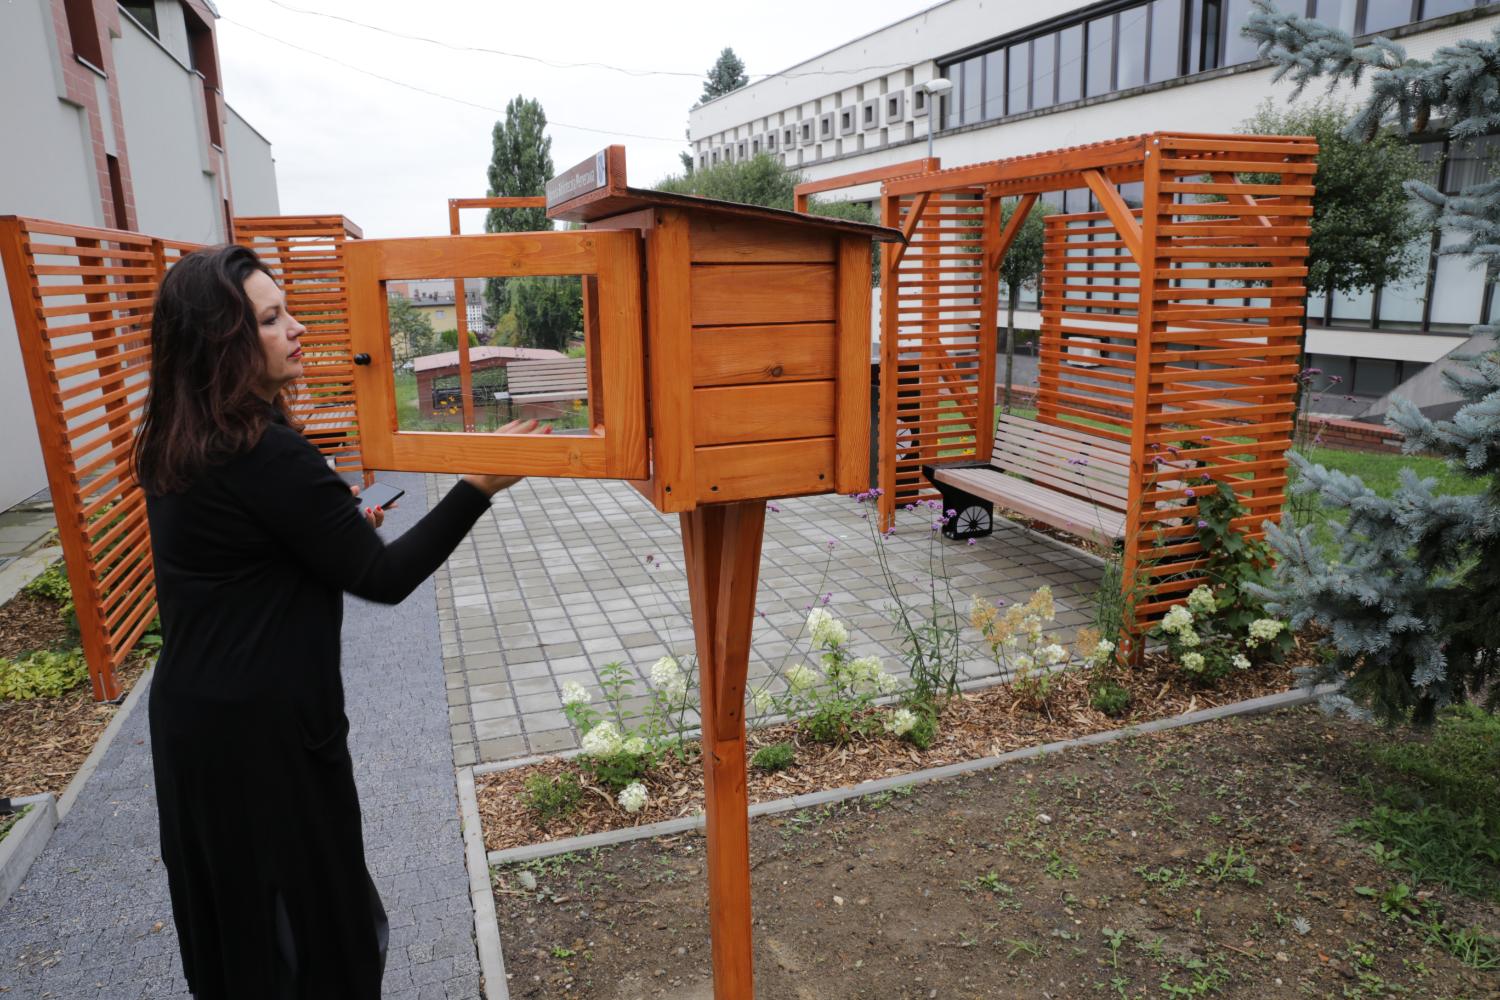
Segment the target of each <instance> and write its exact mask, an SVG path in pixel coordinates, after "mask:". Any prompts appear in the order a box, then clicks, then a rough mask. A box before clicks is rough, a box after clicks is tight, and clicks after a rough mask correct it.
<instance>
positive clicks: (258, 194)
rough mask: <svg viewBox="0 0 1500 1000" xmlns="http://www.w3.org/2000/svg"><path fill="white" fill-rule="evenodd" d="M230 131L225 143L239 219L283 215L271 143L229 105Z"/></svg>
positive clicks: (225, 137)
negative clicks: (242, 216) (244, 216)
mask: <svg viewBox="0 0 1500 1000" xmlns="http://www.w3.org/2000/svg"><path fill="white" fill-rule="evenodd" d="M226 110H227V111H228V112H229V128H228V131H227V132H226V134H225V136H224V141H225V142H226V143H228V144H229V148H228V149H226V150H225V152H226V153H227V154H228V156H229V177H230V182H231V184H232V185H233V192H232V194H233V200H234V214H235V215H280V214H281V199H280V197H279V196H278V195H277V193H276V160H275V158H274V157H273V156H272V155H271V141H270V140H269V139H267V138H266V137H265V136H263V135H261V134H260V133H259V132H257V131H256V130H255V128H254V126H252V125H251V124H250V123H249V122H247V121H245V119H243V118H241V117H240V115H239V112H238V111H235V110H234V108H230V107H228V106H227V105H226Z"/></svg>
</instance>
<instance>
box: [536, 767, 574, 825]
mask: <svg viewBox="0 0 1500 1000" xmlns="http://www.w3.org/2000/svg"><path fill="white" fill-rule="evenodd" d="M582 798H583V785H581V784H580V783H579V781H578V775H576V774H574V773H573V772H572V771H564V772H563V773H562V774H559V775H558V776H557V777H555V778H549V777H547V776H546V775H543V774H533V775H532V776H531V777H529V778H527V779H526V785H525V791H523V792H522V793H521V799H522V801H523V802H524V803H525V805H526V808H527V809H530V810H531V811H532V812H534V813H536V817H537V820H538V821H539V822H540V823H541V824H542V825H543V826H546V825H547V824H548V823H550V822H552V821H553V820H555V819H562V818H563V817H564V816H567V815H568V814H569V813H571V812H572V811H573V810H575V809H577V808H578V803H579V801H580V800H581V799H582Z"/></svg>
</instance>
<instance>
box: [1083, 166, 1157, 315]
mask: <svg viewBox="0 0 1500 1000" xmlns="http://www.w3.org/2000/svg"><path fill="white" fill-rule="evenodd" d="M1083 182H1084V183H1085V184H1087V185H1088V186H1089V190H1090V191H1092V192H1094V197H1095V198H1098V199H1099V207H1100V208H1102V209H1104V214H1105V215H1107V216H1109V221H1110V222H1111V223H1113V225H1114V227H1115V231H1116V232H1118V233H1119V234H1120V241H1121V242H1122V243H1124V244H1125V249H1126V250H1129V251H1130V256H1131V258H1132V259H1134V260H1135V262H1136V264H1138V265H1139V266H1140V268H1141V273H1142V278H1141V287H1143V288H1144V287H1145V286H1146V281H1145V269H1146V261H1145V260H1144V259H1143V255H1142V251H1141V225H1140V223H1138V222H1136V221H1135V216H1134V215H1132V214H1131V213H1130V206H1129V205H1127V204H1125V199H1124V198H1121V197H1120V192H1119V191H1118V190H1116V189H1115V186H1114V185H1113V184H1111V183H1110V182H1109V181H1107V180H1105V179H1104V176H1103V175H1102V174H1100V173H1099V171H1097V170H1088V171H1085V172H1084V175H1083Z"/></svg>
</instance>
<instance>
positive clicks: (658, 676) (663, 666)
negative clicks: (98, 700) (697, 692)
mask: <svg viewBox="0 0 1500 1000" xmlns="http://www.w3.org/2000/svg"><path fill="white" fill-rule="evenodd" d="M651 686H652V687H654V688H656V690H658V691H660V692H661V693H662V694H664V695H666V696H667V697H668V698H672V699H677V698H681V697H682V696H683V695H684V694H686V693H687V677H686V676H684V674H683V672H682V667H681V666H680V665H678V663H677V661H676V660H674V659H673V658H672V657H670V656H663V657H662V658H661V659H659V660H657V661H656V662H655V663H653V664H651Z"/></svg>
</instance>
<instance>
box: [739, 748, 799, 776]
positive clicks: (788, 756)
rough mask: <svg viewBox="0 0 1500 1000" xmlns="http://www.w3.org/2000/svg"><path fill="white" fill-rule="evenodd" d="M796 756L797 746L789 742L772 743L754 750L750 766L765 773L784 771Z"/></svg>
mask: <svg viewBox="0 0 1500 1000" xmlns="http://www.w3.org/2000/svg"><path fill="white" fill-rule="evenodd" d="M796 758H797V748H796V747H794V746H792V745H791V744H790V743H772V744H771V745H770V746H766V747H761V748H760V749H759V750H757V751H755V756H753V757H751V758H750V766H751V767H753V768H755V769H756V770H759V771H765V772H766V773H767V774H771V773H774V772H776V771H785V770H786V769H787V768H789V767H791V766H792V763H793V761H795V760H796Z"/></svg>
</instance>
